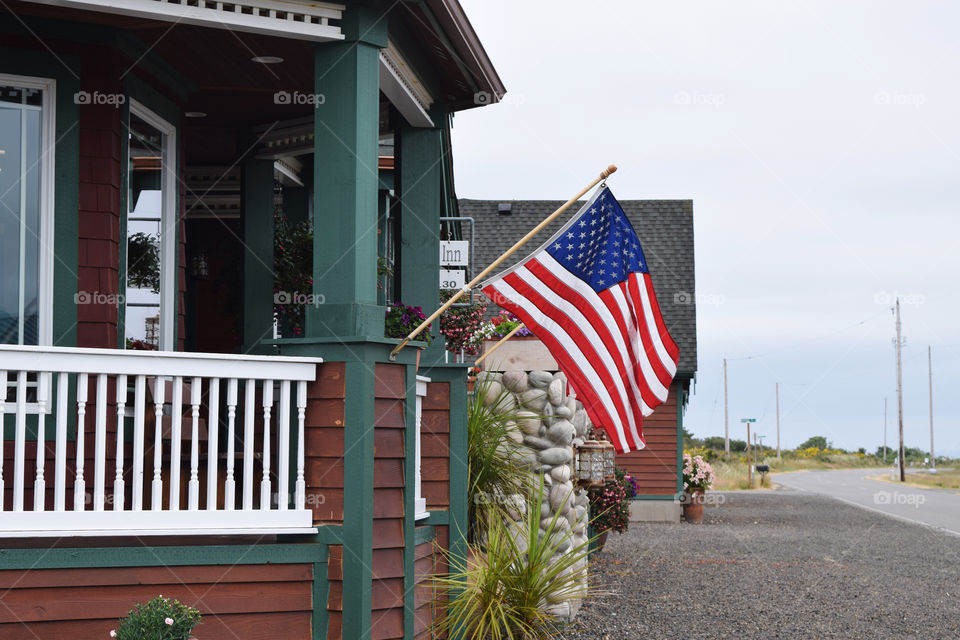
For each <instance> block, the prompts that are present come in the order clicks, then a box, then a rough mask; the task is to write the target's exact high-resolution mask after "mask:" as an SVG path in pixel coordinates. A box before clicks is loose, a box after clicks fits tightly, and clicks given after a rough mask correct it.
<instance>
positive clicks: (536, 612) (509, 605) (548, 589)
mask: <svg viewBox="0 0 960 640" xmlns="http://www.w3.org/2000/svg"><path fill="white" fill-rule="evenodd" d="M543 494H544V491H543V483H542V480H541V484H540V488H539V490H538V491H535V492H534V499H533V500H532V501H531V504H529V505H528V507H527V509H526V510H525V517H524V518H523V519H522V520H521V521H520V522H510V521H505V520H503V519H499V518H492V519H490V520H489V526H488V528H487V532H486V533H487V535H486V540H485V541H484V544H483V545H482V546H481V545H479V544H477V543H472V544H470V545H468V547H469V553H468V555H467V557H460V556H457V555H454V554H452V553H450V552H448V551H444V552H443V553H444V555H445V556H446V557H447V562H448V564H449V567H450V572H449V573H447V574H444V575H441V576H434V577H433V578H432V579H431V581H432V583H433V586H434V588H435V590H436V591H437V592H439V593H440V594H441V596H442V598H445V599H440V600H438V603H437V604H439V605H440V606H442V607H445V609H446V613H445V615H444V616H442V617H440V618H439V619H437V620H436V621H435V622H434V624H433V628H434V630H435V631H437V632H438V633H441V634H443V633H447V634H449V636H450V637H456V638H464V639H469V640H502V639H504V638H509V639H511V640H541V639H542V638H548V637H550V636H552V635H554V632H555V631H556V624H557V622H558V619H557V617H556V615H555V614H554V613H552V612H551V608H552V607H555V606H557V605H560V604H562V603H564V602H567V601H570V600H574V599H578V598H584V597H586V596H588V595H589V592H590V589H589V587H588V585H587V582H586V575H585V574H586V570H587V569H586V567H587V565H586V558H587V552H588V546H589V542H584V543H582V544H579V545H576V546H574V545H573V544H572V540H571V538H572V537H573V535H574V534H573V532H572V530H570V529H568V528H565V527H563V526H561V525H560V520H561V519H565V518H564V516H562V515H560V514H559V513H555V514H554V515H553V517H552V518H551V520H550V523H549V525H548V526H547V527H546V528H545V529H544V530H543V531H541V530H540V505H541V503H542V501H543V499H544V498H543ZM571 496H572V494H571ZM568 499H569V498H568ZM566 547H569V548H568V549H567V551H566V552H564V553H560V550H561V549H564V548H566Z"/></svg>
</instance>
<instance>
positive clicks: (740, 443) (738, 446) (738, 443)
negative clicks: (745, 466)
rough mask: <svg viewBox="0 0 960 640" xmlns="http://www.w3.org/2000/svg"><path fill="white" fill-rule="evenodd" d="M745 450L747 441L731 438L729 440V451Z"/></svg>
mask: <svg viewBox="0 0 960 640" xmlns="http://www.w3.org/2000/svg"><path fill="white" fill-rule="evenodd" d="M746 450H747V441H746V440H731V441H730V451H746Z"/></svg>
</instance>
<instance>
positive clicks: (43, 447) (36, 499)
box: [0, 373, 49, 511]
mask: <svg viewBox="0 0 960 640" xmlns="http://www.w3.org/2000/svg"><path fill="white" fill-rule="evenodd" d="M46 375H47V374H46V373H39V374H37V409H38V413H37V477H36V479H35V480H34V481H33V510H34V511H44V510H46V508H47V507H46V497H47V496H46V492H47V482H46V480H45V479H44V477H43V472H44V469H43V467H44V466H45V465H46V463H47V461H46V455H47V433H46V431H47V393H48V392H49V386H48V385H47V384H46V383H45V382H44V381H43V378H44V377H45V376H46ZM2 425H3V420H0V428H2ZM2 449H3V448H2V447H0V450H2Z"/></svg>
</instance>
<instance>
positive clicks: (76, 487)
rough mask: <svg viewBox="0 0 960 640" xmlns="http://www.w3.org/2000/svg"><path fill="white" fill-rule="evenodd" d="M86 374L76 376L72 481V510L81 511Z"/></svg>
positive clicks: (82, 499) (83, 501) (85, 428)
mask: <svg viewBox="0 0 960 640" xmlns="http://www.w3.org/2000/svg"><path fill="white" fill-rule="evenodd" d="M86 417H87V374H85V373H78V374H77V475H76V479H75V480H74V481H73V510H74V511H83V510H84V507H85V506H86V505H85V504H84V503H85V502H86V494H87V487H86V484H85V483H84V480H83V458H84V451H83V445H84V441H85V440H86V430H87V421H86Z"/></svg>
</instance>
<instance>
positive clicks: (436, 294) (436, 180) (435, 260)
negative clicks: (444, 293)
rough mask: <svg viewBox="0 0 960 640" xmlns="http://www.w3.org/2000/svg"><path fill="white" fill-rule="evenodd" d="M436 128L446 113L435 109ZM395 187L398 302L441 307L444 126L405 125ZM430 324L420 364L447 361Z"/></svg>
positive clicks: (439, 337) (428, 309)
mask: <svg viewBox="0 0 960 640" xmlns="http://www.w3.org/2000/svg"><path fill="white" fill-rule="evenodd" d="M430 115H431V117H432V118H433V120H434V122H435V123H436V124H437V126H438V127H443V126H445V125H446V119H447V114H446V113H445V112H442V111H439V110H437V109H434V110H433V112H431V114H430ZM397 138H398V140H397V169H398V170H397V177H396V180H397V191H398V192H399V194H400V216H399V223H400V229H399V233H400V261H399V262H400V269H401V272H400V300H402V301H403V302H404V304H408V305H413V306H417V305H419V306H420V307H422V308H423V311H424V313H425V314H429V313H431V312H432V311H433V310H434V309H436V308H437V307H439V306H440V217H441V216H442V215H443V168H444V165H445V164H446V163H445V162H444V160H443V153H444V151H445V149H444V145H443V129H442V128H417V127H410V126H407V125H403V126H401V127H400V129H399V131H398V136H397ZM433 325H434V326H433V327H431V333H432V334H433V338H434V339H433V343H432V344H431V345H430V347H429V348H427V349H426V350H425V351H424V352H423V353H422V355H421V358H420V359H421V362H422V363H425V364H427V363H434V362H442V361H443V351H444V344H443V335H442V334H441V333H440V323H439V322H434V323H433Z"/></svg>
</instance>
